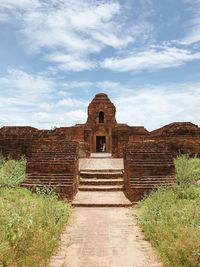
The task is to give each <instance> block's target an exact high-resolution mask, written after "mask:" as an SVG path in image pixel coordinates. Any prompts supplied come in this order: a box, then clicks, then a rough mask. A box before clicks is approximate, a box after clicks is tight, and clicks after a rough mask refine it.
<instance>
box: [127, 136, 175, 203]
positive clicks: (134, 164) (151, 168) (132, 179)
mask: <svg viewBox="0 0 200 267" xmlns="http://www.w3.org/2000/svg"><path fill="white" fill-rule="evenodd" d="M124 164H125V174H124V182H125V192H126V194H127V196H128V198H129V199H130V200H131V201H138V200H140V199H141V198H142V197H143V196H144V194H146V193H149V192H150V191H151V190H152V189H153V188H157V187H159V186H163V185H164V186H166V185H173V183H174V182H175V168H174V164H173V157H172V154H171V153H170V151H169V149H168V146H167V144H166V143H165V142H158V141H157V142H155V141H146V142H143V141H139V142H132V143H129V144H128V145H127V148H126V152H125V159H124Z"/></svg>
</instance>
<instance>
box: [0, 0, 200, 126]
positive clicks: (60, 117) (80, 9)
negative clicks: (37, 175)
mask: <svg viewBox="0 0 200 267" xmlns="http://www.w3.org/2000/svg"><path fill="white" fill-rule="evenodd" d="M100 92H104V93H107V94H108V96H109V98H110V99H111V101H112V102H113V103H114V104H115V106H116V110H117V113H116V118H117V121H118V122H119V123H127V124H129V125H132V126H145V128H147V129H148V130H154V129H157V128H159V127H162V126H164V125H166V124H169V123H172V122H177V121H186V122H187V121H190V122H192V123H195V124H198V125H200V0H176V1H174V0H165V1H161V0H118V1H115V0H113V1H107V0H98V1H95V0H34V1H33V0H20V1H19V0H1V1H0V127H3V126H13V125H15V126H16V125H17V126H25V125H29V126H33V127H36V128H39V129H51V128H54V127H61V126H62V127H64V126H71V125H74V124H76V123H85V121H86V119H87V106H88V104H89V102H90V101H91V100H92V99H93V97H94V95H95V94H96V93H100Z"/></svg>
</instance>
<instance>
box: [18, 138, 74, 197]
mask: <svg viewBox="0 0 200 267" xmlns="http://www.w3.org/2000/svg"><path fill="white" fill-rule="evenodd" d="M26 174H27V177H26V179H25V181H24V182H23V183H22V186H25V187H27V188H35V187H43V186H48V187H49V186H50V187H53V188H54V189H55V191H56V192H57V193H58V194H59V195H60V196H61V197H62V198H66V199H68V200H72V199H73V197H74V195H75V194H76V192H77V188H78V143H77V142H73V141H67V140H66V139H65V138H61V137H60V136H59V137H58V136H56V135H49V136H46V137H41V138H39V139H38V140H35V141H34V142H33V143H32V145H31V153H30V154H29V156H28V157H27V167H26Z"/></svg>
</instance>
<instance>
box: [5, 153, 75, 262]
mask: <svg viewBox="0 0 200 267" xmlns="http://www.w3.org/2000/svg"><path fill="white" fill-rule="evenodd" d="M24 176H25V161H24V160H23V159H22V160H20V161H15V160H5V159H3V158H2V157H1V159H0V266H2V267H13V266H19V267H30V266H31V267H34V266H35V267H40V266H41V267H43V266H46V265H47V263H48V261H49V259H50V257H51V256H52V253H53V251H54V250H55V247H56V246H57V245H58V243H59V242H58V241H59V238H60V235H61V233H62V231H63V229H64V227H65V226H66V223H67V222H68V219H69V217H70V214H71V211H72V209H71V206H70V205H69V204H68V203H65V202H62V201H59V200H58V199H57V197H56V196H55V194H49V195H45V194H41V192H40V193H39V194H33V193H32V192H30V191H29V190H27V189H24V188H18V187H17V185H18V184H19V182H21V181H22V180H23V177H24Z"/></svg>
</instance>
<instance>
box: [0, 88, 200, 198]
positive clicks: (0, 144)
mask: <svg viewBox="0 0 200 267" xmlns="http://www.w3.org/2000/svg"><path fill="white" fill-rule="evenodd" d="M115 115H116V108H115V106H114V104H113V103H112V102H111V101H110V99H109V98H108V96H107V95H106V94H104V93H100V94H97V95H96V96H95V97H94V99H93V100H92V101H91V103H90V104H89V106H88V118H87V122H86V123H85V124H76V125H75V126H72V127H61V128H55V129H54V130H38V129H36V128H33V127H2V128H0V150H1V151H2V153H3V155H4V156H6V157H8V156H9V157H12V158H19V157H21V156H22V155H24V156H25V157H26V159H27V177H26V180H25V181H24V183H23V185H24V186H26V187H33V186H35V185H37V186H43V185H51V186H54V187H55V188H56V190H57V191H58V193H59V194H60V195H61V196H62V197H65V198H67V199H70V200H72V199H73V198H74V196H75V195H76V193H77V191H78V188H79V184H80V178H79V176H80V170H79V167H78V166H79V158H90V155H91V153H99V154H103V153H105V154H106V155H109V156H110V157H111V158H121V159H123V162H124V169H123V173H122V177H123V188H122V189H121V190H124V192H125V194H126V196H127V197H128V198H129V199H130V200H131V201H137V200H138V199H141V197H142V196H143V195H144V193H147V192H149V191H150V190H152V188H154V187H158V186H160V185H172V184H173V183H174V181H175V173H174V172H175V170H174V164H173V158H174V157H176V156H177V155H178V154H180V153H189V154H191V155H197V156H199V155H200V127H198V126H197V125H195V124H192V123H190V122H175V123H171V124H169V125H166V126H164V127H162V128H160V129H157V130H154V131H151V132H149V131H148V130H147V129H145V128H144V127H143V126H129V125H127V124H122V123H117V121H116V117H115Z"/></svg>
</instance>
